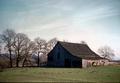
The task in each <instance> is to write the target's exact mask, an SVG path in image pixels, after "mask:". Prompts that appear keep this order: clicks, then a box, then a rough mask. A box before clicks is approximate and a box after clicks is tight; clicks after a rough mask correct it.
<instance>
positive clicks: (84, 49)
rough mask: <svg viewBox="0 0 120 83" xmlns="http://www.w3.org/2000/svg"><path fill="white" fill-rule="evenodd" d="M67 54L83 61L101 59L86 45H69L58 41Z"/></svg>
mask: <svg viewBox="0 0 120 83" xmlns="http://www.w3.org/2000/svg"><path fill="white" fill-rule="evenodd" d="M58 43H59V44H60V45H62V47H64V48H65V49H66V50H67V51H68V52H69V53H71V54H72V55H74V56H77V57H80V58H83V59H103V58H101V57H100V56H99V55H98V54H96V53H95V52H93V51H92V50H91V49H90V48H89V47H88V45H87V44H80V43H70V42H61V41H58Z"/></svg>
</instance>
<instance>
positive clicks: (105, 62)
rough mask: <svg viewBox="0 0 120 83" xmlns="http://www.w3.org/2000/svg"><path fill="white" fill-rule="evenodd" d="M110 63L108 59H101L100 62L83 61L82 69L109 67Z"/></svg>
mask: <svg viewBox="0 0 120 83" xmlns="http://www.w3.org/2000/svg"><path fill="white" fill-rule="evenodd" d="M108 64H109V61H108V60H106V59H99V60H87V59H82V67H83V68H86V67H90V66H100V65H108Z"/></svg>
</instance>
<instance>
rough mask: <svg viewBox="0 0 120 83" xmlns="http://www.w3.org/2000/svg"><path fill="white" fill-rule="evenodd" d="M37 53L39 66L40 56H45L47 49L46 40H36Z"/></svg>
mask: <svg viewBox="0 0 120 83" xmlns="http://www.w3.org/2000/svg"><path fill="white" fill-rule="evenodd" d="M34 41H35V46H36V47H35V51H36V53H37V56H38V60H37V64H38V66H39V63H40V55H41V54H43V52H44V50H45V47H46V41H45V40H44V39H41V38H39V37H38V38H35V40H34Z"/></svg>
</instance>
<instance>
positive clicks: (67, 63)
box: [64, 59, 71, 67]
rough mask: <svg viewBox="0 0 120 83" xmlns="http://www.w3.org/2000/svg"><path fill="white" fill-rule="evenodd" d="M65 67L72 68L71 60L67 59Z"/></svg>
mask: <svg viewBox="0 0 120 83" xmlns="http://www.w3.org/2000/svg"><path fill="white" fill-rule="evenodd" d="M64 66H65V67H71V60H70V59H65V61H64Z"/></svg>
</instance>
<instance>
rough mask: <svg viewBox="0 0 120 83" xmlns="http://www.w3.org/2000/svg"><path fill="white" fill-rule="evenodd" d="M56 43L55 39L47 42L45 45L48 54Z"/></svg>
mask: <svg viewBox="0 0 120 83" xmlns="http://www.w3.org/2000/svg"><path fill="white" fill-rule="evenodd" d="M57 41H58V39H57V38H53V39H51V40H49V41H48V44H47V49H48V52H50V51H51V50H52V49H53V47H54V46H55V45H56V44H57Z"/></svg>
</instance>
